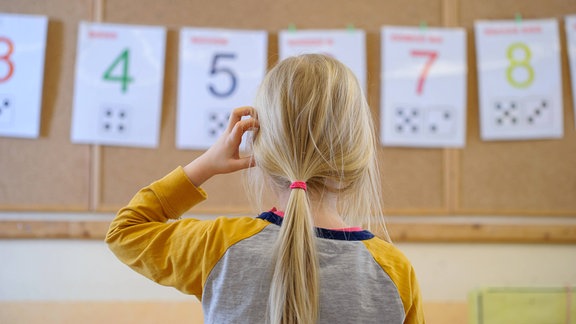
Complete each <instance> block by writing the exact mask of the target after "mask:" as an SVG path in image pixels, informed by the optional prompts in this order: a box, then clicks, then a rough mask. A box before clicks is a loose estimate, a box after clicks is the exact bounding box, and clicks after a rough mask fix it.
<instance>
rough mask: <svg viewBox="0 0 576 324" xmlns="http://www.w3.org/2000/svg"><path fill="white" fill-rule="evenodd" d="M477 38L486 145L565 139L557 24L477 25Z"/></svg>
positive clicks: (497, 22)
mask: <svg viewBox="0 0 576 324" xmlns="http://www.w3.org/2000/svg"><path fill="white" fill-rule="evenodd" d="M475 35H476V53H477V55H476V56H477V64H478V84H479V100H480V103H479V104H480V122H481V125H480V126H481V127H480V129H481V136H482V139H484V140H507V139H515V140H524V139H536V138H560V137H562V135H563V115H562V83H561V74H560V43H559V40H558V24H557V22H556V20H554V19H542V20H523V21H478V22H476V24H475Z"/></svg>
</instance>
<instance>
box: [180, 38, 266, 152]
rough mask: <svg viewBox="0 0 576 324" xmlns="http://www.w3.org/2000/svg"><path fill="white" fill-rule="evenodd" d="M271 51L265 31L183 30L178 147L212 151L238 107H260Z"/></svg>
mask: <svg viewBox="0 0 576 324" xmlns="http://www.w3.org/2000/svg"><path fill="white" fill-rule="evenodd" d="M267 47H268V45H267V33H266V32H265V31H256V30H245V31H242V30H225V29H205V28H183V29H182V30H181V31H180V64H179V73H178V114H177V117H178V118H177V121H176V123H177V124H176V147H177V148H179V149H200V150H201V149H207V148H209V147H210V146H211V145H212V144H214V142H215V141H216V139H217V138H218V137H219V136H220V134H221V133H222V132H223V131H224V129H225V128H226V126H227V125H228V118H229V116H230V112H231V111H232V109H234V108H236V107H240V106H250V105H252V104H253V103H254V97H255V95H256V90H257V88H258V85H259V84H260V82H261V81H262V78H263V77H264V74H265V73H266V65H267Z"/></svg>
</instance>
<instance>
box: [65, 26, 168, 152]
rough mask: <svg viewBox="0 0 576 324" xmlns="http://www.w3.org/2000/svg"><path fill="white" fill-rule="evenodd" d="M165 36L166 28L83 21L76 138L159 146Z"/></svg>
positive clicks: (83, 140)
mask: <svg viewBox="0 0 576 324" xmlns="http://www.w3.org/2000/svg"><path fill="white" fill-rule="evenodd" d="M165 38H166V31H165V29H164V28H163V27H154V26H129V25H115V24H102V23H88V22H82V23H81V24H80V29H79V32H78V48H77V58H76V81H75V91H74V111H73V116H72V135H71V137H72V142H74V143H93V144H104V145H117V146H135V147H149V148H152V147H156V146H158V137H159V133H160V116H161V110H162V108H161V107H162V85H163V79H164V52H165Z"/></svg>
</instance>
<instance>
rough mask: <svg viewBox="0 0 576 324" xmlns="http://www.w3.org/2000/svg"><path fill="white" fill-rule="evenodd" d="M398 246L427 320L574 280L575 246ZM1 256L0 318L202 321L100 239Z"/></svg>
mask: <svg viewBox="0 0 576 324" xmlns="http://www.w3.org/2000/svg"><path fill="white" fill-rule="evenodd" d="M94 217H99V218H100V217H106V218H111V217H112V216H111V215H105V216H101V215H97V216H94ZM398 246H399V247H400V249H401V250H402V251H404V253H405V254H406V255H407V256H408V257H409V259H410V260H411V261H412V263H413V265H414V267H415V269H416V271H417V274H418V277H419V280H420V284H421V287H422V294H423V298H424V301H425V309H426V313H427V318H428V323H429V324H430V323H432V324H435V323H438V324H441V323H442V324H443V323H450V324H458V323H462V324H464V323H466V322H467V309H466V298H467V294H468V292H469V291H470V290H472V289H475V288H477V287H482V286H565V285H568V284H570V285H576V246H575V245H546V244H534V245H514V244H439V243H429V244H420V243H419V244H415V243H401V244H398ZM0 260H1V264H2V266H1V267H0V323H68V322H69V323H75V322H77V320H81V319H84V320H85V321H84V323H110V322H111V321H110V318H115V319H116V320H114V321H112V322H114V323H155V322H171V321H172V319H178V320H184V321H186V322H187V323H195V322H194V320H197V321H200V322H201V313H200V308H199V305H198V304H197V302H196V301H195V299H194V298H192V297H189V296H185V295H182V294H180V293H179V292H177V291H175V290H174V289H171V288H167V287H162V286H159V285H156V284H154V283H152V282H150V281H148V280H147V279H145V278H143V277H140V275H138V274H136V273H134V272H132V271H131V270H130V269H128V268H127V267H126V266H124V265H123V264H121V263H120V262H119V261H117V260H116V259H115V257H114V256H113V255H112V254H111V253H110V252H109V251H108V249H107V247H106V246H105V244H104V243H103V242H100V241H76V240H0ZM164 317H168V319H166V318H165V319H164V320H165V321H163V320H162V319H163V318H164ZM86 321H88V322H86ZM90 321H92V322H90Z"/></svg>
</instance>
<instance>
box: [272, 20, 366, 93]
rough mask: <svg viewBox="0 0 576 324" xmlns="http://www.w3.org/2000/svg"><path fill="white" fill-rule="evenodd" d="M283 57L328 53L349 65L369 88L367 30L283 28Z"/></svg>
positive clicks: (280, 37) (281, 35) (362, 84)
mask: <svg viewBox="0 0 576 324" xmlns="http://www.w3.org/2000/svg"><path fill="white" fill-rule="evenodd" d="M278 42H279V46H280V59H281V60H283V59H285V58H287V57H289V56H296V55H300V54H308V53H320V54H327V55H330V56H332V57H334V58H335V59H337V60H339V61H340V62H342V63H344V64H346V65H347V66H348V67H349V68H350V69H351V70H352V72H354V74H355V75H356V77H357V78H358V81H359V82H360V85H361V86H362V89H364V90H366V34H365V32H364V31H363V30H358V29H353V30H299V31H292V30H283V31H280V34H279V41H278Z"/></svg>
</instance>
